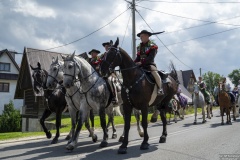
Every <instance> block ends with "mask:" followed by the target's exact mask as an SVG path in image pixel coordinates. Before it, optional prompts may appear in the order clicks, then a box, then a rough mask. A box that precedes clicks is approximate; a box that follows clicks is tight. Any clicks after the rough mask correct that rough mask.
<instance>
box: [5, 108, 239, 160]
mask: <svg viewBox="0 0 240 160" xmlns="http://www.w3.org/2000/svg"><path fill="white" fill-rule="evenodd" d="M224 118H226V117H224ZM201 121H202V120H201V119H200V118H198V124H197V125H193V116H189V117H187V118H185V120H183V121H178V123H176V124H175V123H173V122H172V123H171V124H170V125H168V138H167V143H164V144H159V143H158V141H159V137H160V135H161V132H162V126H161V123H160V122H157V123H154V124H149V129H148V131H149V137H150V139H149V144H150V148H149V150H146V151H142V150H140V149H139V147H140V144H141V142H142V139H141V138H140V137H139V136H138V135H137V134H136V133H137V131H136V126H134V125H133V126H132V127H131V130H130V137H129V140H130V142H129V146H128V153H127V154H125V155H119V154H117V150H118V147H119V146H120V143H119V142H117V140H113V139H110V140H109V146H108V147H107V148H99V147H98V146H99V143H100V141H98V142H97V143H92V142H91V138H89V137H88V136H87V133H86V132H84V133H83V134H82V135H81V136H80V137H79V142H78V146H77V148H76V149H75V150H74V151H73V152H68V151H66V150H65V146H66V141H65V140H64V137H63V136H62V137H61V138H60V141H59V143H58V144H54V145H51V144H50V140H47V139H45V138H44V139H43V138H35V139H31V140H24V141H14V142H4V143H3V142H0V159H1V160H5V159H11V160H15V159H16V160H19V159H28V160H30V159H49V160H50V159H51V160H52V159H58V160H61V159H64V160H74V159H82V160H122V159H128V160H133V159H138V160H194V159H196V160H198V159H207V160H219V159H221V157H222V159H226V156H228V158H230V157H240V123H239V122H240V118H237V121H235V122H233V123H232V125H223V126H222V125H221V124H220V122H221V118H220V117H219V111H215V112H214V117H213V118H212V119H211V120H208V122H207V123H206V124H201ZM121 133H122V127H118V135H120V134H121ZM97 135H98V137H99V140H101V139H102V134H101V131H98V132H97ZM222 154H225V155H222ZM224 156H225V157H224ZM232 159H233V158H232ZM239 159H240V158H239Z"/></svg>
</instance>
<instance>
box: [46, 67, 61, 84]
mask: <svg viewBox="0 0 240 160" xmlns="http://www.w3.org/2000/svg"><path fill="white" fill-rule="evenodd" d="M60 66H61V65H60V64H59V63H58V64H57V73H56V75H55V76H52V75H50V74H48V77H50V78H52V79H53V82H54V83H55V82H56V83H58V84H59V81H58V80H57V78H56V77H57V76H58V72H59V68H60Z"/></svg>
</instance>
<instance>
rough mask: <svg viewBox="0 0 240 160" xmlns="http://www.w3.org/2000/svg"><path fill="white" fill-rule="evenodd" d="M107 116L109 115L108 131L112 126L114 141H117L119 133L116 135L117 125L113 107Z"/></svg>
mask: <svg viewBox="0 0 240 160" xmlns="http://www.w3.org/2000/svg"><path fill="white" fill-rule="evenodd" d="M107 115H108V123H107V131H108V128H109V126H110V124H111V125H112V130H113V133H112V139H116V138H117V133H116V128H115V125H114V114H113V107H111V108H109V110H108V111H107Z"/></svg>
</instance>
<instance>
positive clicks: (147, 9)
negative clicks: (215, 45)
mask: <svg viewBox="0 0 240 160" xmlns="http://www.w3.org/2000/svg"><path fill="white" fill-rule="evenodd" d="M137 6H138V7H140V8H144V9H147V10H150V11H154V12H159V13H162V14H166V15H170V16H174V17H179V18H184V19H190V20H194V21H201V22H208V23H217V24H223V25H230V26H240V25H235V24H226V23H219V22H217V21H215V22H213V21H208V20H201V19H196V18H190V17H184V16H179V15H175V14H171V13H166V12H162V11H157V10H154V9H150V8H147V7H143V6H139V5H137Z"/></svg>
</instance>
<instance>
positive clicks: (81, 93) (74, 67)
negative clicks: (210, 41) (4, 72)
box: [31, 39, 228, 154]
mask: <svg viewBox="0 0 240 160" xmlns="http://www.w3.org/2000/svg"><path fill="white" fill-rule="evenodd" d="M118 45H119V40H118V39H117V40H116V42H115V43H114V44H111V47H110V49H109V50H108V51H107V52H106V54H105V56H104V57H103V59H102V62H101V65H100V71H99V72H100V75H101V76H100V75H99V74H98V73H97V72H96V71H95V70H94V69H93V67H92V66H91V65H90V64H89V63H88V61H87V60H86V59H84V58H83V57H80V56H76V55H75V53H73V54H72V55H69V56H63V55H61V56H62V59H63V61H61V60H59V58H58V57H56V58H54V59H53V60H52V64H51V65H50V66H49V68H50V69H49V71H48V72H47V71H46V70H44V69H42V68H41V64H40V63H38V65H37V67H35V68H34V67H32V66H31V69H32V70H33V74H32V77H33V79H34V90H35V91H36V92H39V91H40V90H44V97H45V99H46V103H47V106H46V109H45V111H44V112H43V115H42V118H41V119H40V123H41V125H42V127H43V130H44V132H45V133H46V136H47V138H51V136H52V135H51V132H50V131H49V130H48V129H47V128H46V127H45V124H44V121H45V119H46V118H48V117H49V116H50V115H51V113H53V112H54V113H56V130H57V132H56V135H55V137H54V139H53V140H52V142H51V143H57V142H58V138H59V134H60V133H59V128H60V126H61V116H62V113H63V112H64V111H65V110H66V109H68V111H69V114H70V117H71V127H72V128H71V130H70V132H69V134H68V135H67V137H66V139H67V140H68V143H67V146H66V149H67V150H73V149H74V148H75V147H76V144H77V142H78V137H79V134H80V131H81V129H82V126H83V124H84V123H85V126H86V128H87V130H88V131H89V133H90V135H89V136H91V137H92V141H93V142H96V141H97V140H98V137H97V135H96V134H95V133H94V113H93V111H98V113H99V116H100V124H101V127H102V131H103V139H102V141H101V143H100V147H106V146H107V145H108V127H109V126H110V124H112V129H113V135H112V138H116V137H117V134H116V129H115V126H114V113H113V111H114V109H116V108H118V107H119V106H120V108H121V109H122V110H123V115H124V131H123V134H122V135H121V136H120V139H119V141H120V142H122V145H121V146H120V147H119V149H118V153H119V154H125V153H127V146H128V135H129V130H130V120H131V115H132V111H134V114H135V117H136V119H137V129H138V132H139V135H140V136H141V137H143V141H142V144H141V146H140V149H141V150H146V149H148V148H149V144H148V139H149V136H148V132H147V127H148V119H147V117H148V113H149V112H148V108H149V107H151V106H154V107H155V108H156V109H155V110H154V111H155V112H154V114H153V116H152V120H151V121H156V119H157V117H158V115H159V114H160V117H161V120H162V123H163V131H162V135H161V136H160V140H159V143H165V142H166V138H167V119H166V113H167V112H173V113H174V115H177V113H178V112H177V111H179V109H180V108H181V106H180V105H179V102H178V101H177V99H176V98H175V99H174V98H173V97H174V95H175V94H176V93H177V90H178V87H179V81H178V77H177V73H176V70H175V67H174V65H173V64H172V63H171V64H170V67H171V71H170V73H169V74H168V75H167V76H166V75H162V74H160V76H161V78H162V79H163V90H164V95H158V94H157V86H156V84H155V83H154V81H153V79H152V78H151V76H150V75H149V73H147V72H146V71H144V70H143V69H142V68H140V67H138V66H137V65H136V64H135V63H134V61H133V60H132V59H131V57H130V56H129V55H128V54H127V52H126V51H124V50H123V49H122V48H119V47H118ZM117 66H119V68H120V69H119V70H120V71H121V74H122V79H123V81H121V80H118V84H117V85H118V87H119V88H121V89H120V92H118V100H119V101H118V103H117V104H113V103H111V98H112V94H111V92H110V88H109V85H108V83H107V82H106V79H108V78H109V77H110V76H111V74H112V73H113V72H114V68H115V67H117ZM117 78H118V77H117ZM220 92H221V91H219V93H220ZM202 98H203V96H202V95H201V92H199V88H198V86H197V85H196V86H195V87H194V98H193V103H194V106H195V107H196V108H197V107H203V110H204V106H205V103H204V98H203V99H202ZM220 98H221V95H219V99H220ZM169 104H171V105H172V106H173V107H169ZM170 108H171V109H170ZM208 108H209V112H208V113H209V114H210V106H209V107H208ZM225 108H226V106H225ZM226 111H227V113H228V110H227V109H226ZM106 114H107V115H108V117H109V118H108V120H109V122H108V124H106V117H105V115H106ZM140 114H141V115H142V121H141V125H142V128H143V131H142V129H141V127H140ZM195 117H196V114H195ZM208 117H210V115H208ZM181 118H183V117H181ZM89 119H90V121H91V126H90V123H89ZM195 121H196V118H195ZM175 122H176V120H175ZM204 122H205V112H204V111H203V123H204Z"/></svg>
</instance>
